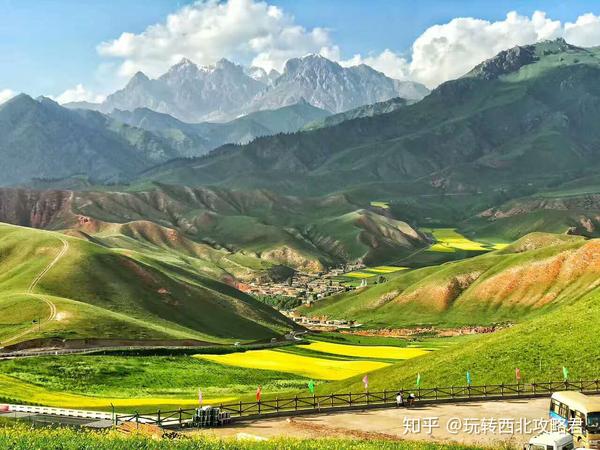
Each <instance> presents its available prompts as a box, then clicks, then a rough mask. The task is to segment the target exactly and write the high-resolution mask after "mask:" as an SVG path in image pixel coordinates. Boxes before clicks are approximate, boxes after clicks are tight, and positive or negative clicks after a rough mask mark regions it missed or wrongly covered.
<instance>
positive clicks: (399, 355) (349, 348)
mask: <svg viewBox="0 0 600 450" xmlns="http://www.w3.org/2000/svg"><path fill="white" fill-rule="evenodd" d="M302 348H306V349H308V350H313V351H316V352H322V353H330V354H333V355H341V356H354V357H357V358H379V359H411V358H416V357H417V356H422V355H426V354H427V353H429V350H426V349H422V348H401V347H392V346H380V345H364V346H363V345H347V344H335V343H332V342H311V343H310V344H309V345H307V346H303V347H302Z"/></svg>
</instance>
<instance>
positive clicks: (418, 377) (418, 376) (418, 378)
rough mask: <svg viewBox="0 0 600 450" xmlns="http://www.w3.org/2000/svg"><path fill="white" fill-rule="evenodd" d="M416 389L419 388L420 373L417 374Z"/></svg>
mask: <svg viewBox="0 0 600 450" xmlns="http://www.w3.org/2000/svg"><path fill="white" fill-rule="evenodd" d="M417 387H421V373H418V374H417Z"/></svg>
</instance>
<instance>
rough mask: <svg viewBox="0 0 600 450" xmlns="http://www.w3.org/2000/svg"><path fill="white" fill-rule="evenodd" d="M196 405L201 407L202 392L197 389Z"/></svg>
mask: <svg viewBox="0 0 600 450" xmlns="http://www.w3.org/2000/svg"><path fill="white" fill-rule="evenodd" d="M198 404H199V405H200V407H202V391H201V390H200V389H198Z"/></svg>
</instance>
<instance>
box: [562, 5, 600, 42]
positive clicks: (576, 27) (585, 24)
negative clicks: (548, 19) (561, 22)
mask: <svg viewBox="0 0 600 450" xmlns="http://www.w3.org/2000/svg"><path fill="white" fill-rule="evenodd" d="M564 37H565V40H566V41H567V42H569V43H571V44H573V45H579V46H580V47H594V46H596V45H600V17H599V16H595V15H593V14H591V13H588V14H584V15H582V16H579V17H578V18H577V20H576V21H575V23H571V22H567V23H566V24H565V31H564Z"/></svg>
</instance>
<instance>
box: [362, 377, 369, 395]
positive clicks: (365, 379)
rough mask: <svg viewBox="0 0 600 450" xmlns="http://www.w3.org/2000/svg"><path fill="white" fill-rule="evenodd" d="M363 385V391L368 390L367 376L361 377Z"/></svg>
mask: <svg viewBox="0 0 600 450" xmlns="http://www.w3.org/2000/svg"><path fill="white" fill-rule="evenodd" d="M363 384H364V385H365V391H366V390H368V389H369V375H365V376H364V377H363Z"/></svg>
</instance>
